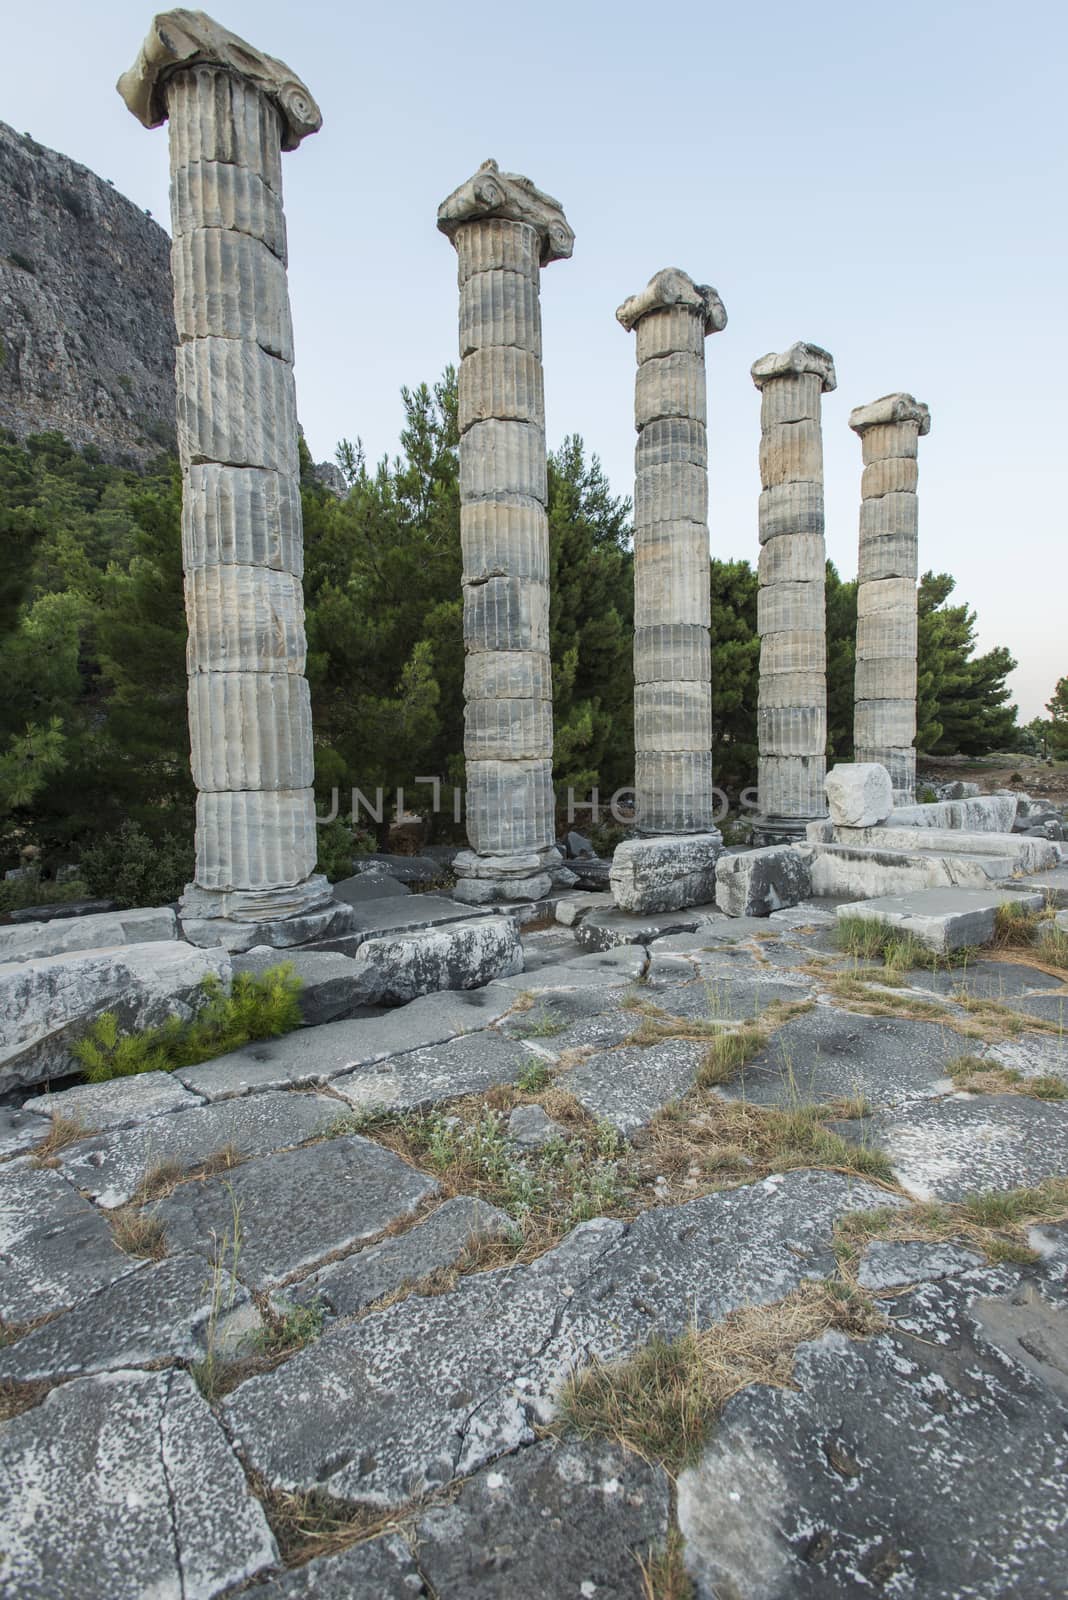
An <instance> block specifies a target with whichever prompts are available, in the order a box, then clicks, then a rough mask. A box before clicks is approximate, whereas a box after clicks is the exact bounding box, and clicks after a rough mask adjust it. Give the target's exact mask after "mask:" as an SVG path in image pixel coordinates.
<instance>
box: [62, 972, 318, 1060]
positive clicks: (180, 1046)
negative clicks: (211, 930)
mask: <svg viewBox="0 0 1068 1600" xmlns="http://www.w3.org/2000/svg"><path fill="white" fill-rule="evenodd" d="M202 988H203V991H204V1000H203V1004H202V1005H201V1007H200V1009H199V1010H198V1011H197V1013H196V1015H195V1016H194V1017H192V1018H190V1019H188V1020H185V1019H183V1018H181V1017H174V1016H172V1017H168V1018H167V1020H166V1022H164V1023H162V1024H161V1025H160V1026H159V1027H155V1028H142V1029H137V1030H129V1031H126V1030H123V1028H122V1027H121V1026H120V1023H119V1018H118V1015H117V1014H116V1013H115V1012H114V1011H105V1012H104V1013H103V1014H102V1015H101V1016H99V1017H97V1019H96V1021H95V1022H94V1023H93V1024H92V1026H91V1027H90V1028H89V1030H88V1032H87V1033H86V1035H85V1037H84V1038H82V1039H80V1040H79V1041H78V1042H77V1043H76V1044H75V1046H74V1048H73V1055H74V1057H75V1059H76V1060H77V1061H78V1062H79V1063H80V1065H81V1068H82V1071H83V1072H84V1074H85V1076H86V1078H87V1079H88V1081H89V1082H90V1083H103V1082H105V1081H106V1080H107V1079H109V1078H129V1077H133V1076H134V1075H135V1074H137V1073H140V1072H173V1071H174V1070H175V1068H176V1067H192V1066H196V1065H197V1063H198V1062H201V1061H211V1060H213V1059H214V1057H216V1056H223V1055H226V1054H228V1053H229V1051H231V1050H240V1049H241V1048H242V1047H243V1046H244V1045H246V1044H249V1043H250V1042H251V1041H252V1040H253V1039H277V1038H279V1037H280V1036H281V1035H282V1034H283V1033H291V1032H292V1031H293V1029H294V1028H298V1027H299V1026H300V1022H301V1013H300V1000H299V995H300V988H301V982H300V979H299V978H298V977H297V976H296V974H295V973H294V971H293V967H292V964H291V963H290V962H283V963H282V964H281V965H280V966H277V967H270V968H268V970H267V971H266V972H261V973H251V972H239V973H238V974H237V976H236V977H235V978H234V980H233V986H232V988H231V990H230V993H229V994H227V993H226V992H225V990H224V989H223V987H222V985H221V984H220V983H219V980H218V979H217V978H205V980H204V983H203V985H202Z"/></svg>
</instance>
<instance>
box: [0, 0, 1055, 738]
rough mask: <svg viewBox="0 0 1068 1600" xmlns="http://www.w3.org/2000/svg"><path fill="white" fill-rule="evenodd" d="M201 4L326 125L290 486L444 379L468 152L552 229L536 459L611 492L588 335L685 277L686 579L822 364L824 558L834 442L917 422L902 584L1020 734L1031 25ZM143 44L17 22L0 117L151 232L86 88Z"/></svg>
mask: <svg viewBox="0 0 1068 1600" xmlns="http://www.w3.org/2000/svg"><path fill="white" fill-rule="evenodd" d="M214 3H215V5H216V7H217V9H216V10H215V11H214V12H213V14H214V15H216V16H217V17H218V20H220V21H221V22H223V23H225V24H226V25H227V26H229V27H231V28H233V29H234V30H235V31H236V32H238V33H241V34H243V35H244V36H245V37H246V38H247V39H249V40H250V41H251V42H252V43H253V44H255V45H258V46H259V47H260V48H262V49H264V50H267V51H269V52H271V53H272V54H274V55H278V56H281V57H282V58H283V59H284V60H286V61H288V63H289V64H290V66H292V67H293V69H294V70H295V71H296V72H298V73H299V74H300V75H301V76H302V77H303V78H304V79H305V81H306V82H307V84H308V85H309V87H310V88H311V90H312V92H313V93H314V94H315V95H316V96H317V98H318V100H319V102H320V104H321V106H322V108H323V114H324V126H323V130H322V132H321V133H320V134H318V135H317V136H316V137H315V138H312V139H309V140H307V141H305V143H304V144H303V145H302V146H301V148H300V150H299V151H297V152H296V153H295V154H293V155H290V156H287V157H286V158H285V176H286V211H287V217H288V223H289V239H290V257H291V261H290V283H291V292H292V298H293V314H294V323H295V331H296V340H297V385H298V394H299V405H300V414H301V418H302V421H303V424H304V428H305V431H306V433H307V435H308V439H309V442H310V444H311V446H312V449H313V451H314V453H315V455H316V456H317V458H319V459H322V458H323V457H326V456H331V455H332V453H333V448H334V445H335V442H336V440H337V439H338V438H339V437H340V436H342V435H348V436H354V435H356V434H359V435H361V436H362V438H363V440H364V443H365V445H366V447H367V450H368V454H369V456H370V457H371V458H372V459H374V458H375V457H377V456H378V455H380V454H381V453H383V452H384V451H392V450H393V449H395V447H396V440H397V433H398V428H399V423H400V415H401V409H400V401H399V397H398V391H399V388H400V385H401V384H402V383H409V384H414V383H417V382H419V381H420V380H422V379H426V380H428V381H429V380H432V379H433V378H434V377H436V376H437V375H438V374H439V372H440V371H441V369H442V368H443V367H444V365H445V364H446V362H448V361H450V360H454V359H455V351H456V283H455V271H454V256H453V251H452V248H451V246H450V245H449V244H448V243H447V241H446V240H445V239H444V238H443V237H442V236H441V235H440V234H438V233H437V232H436V230H435V226H434V219H435V212H436V208H437V204H438V202H439V201H440V200H441V199H442V198H443V197H444V196H445V195H446V194H447V193H448V192H449V191H450V190H451V189H453V188H454V187H455V186H456V185H457V184H458V183H460V182H461V181H462V180H463V179H464V178H466V177H468V176H469V175H470V173H471V172H472V171H473V170H474V169H475V167H477V166H478V164H479V162H480V161H482V160H483V159H484V158H485V157H487V156H491V155H492V156H495V157H496V158H497V159H498V160H499V161H500V163H501V166H502V167H504V168H506V169H509V170H512V171H518V172H522V173H526V174H527V175H528V176H529V177H531V178H533V180H534V182H535V183H537V184H538V185H539V186H540V187H541V188H543V189H547V190H548V191H549V192H550V193H551V194H554V195H556V196H557V197H558V198H559V199H560V200H561V201H562V202H563V204H564V207H565V209H566V211H567V215H568V218H569V220H570V222H571V224H572V226H573V227H574V229H575V232H576V234H577V241H576V245H575V254H574V257H573V259H572V260H571V261H567V262H559V263H556V264H555V265H553V266H552V267H551V268H549V269H548V270H547V271H546V272H545V274H544V276H543V280H542V293H543V320H544V327H545V375H546V401H547V410H548V432H549V441H550V444H555V443H558V442H559V441H560V439H561V438H562V437H563V435H564V434H565V433H567V432H571V431H577V432H580V433H582V434H583V436H584V437H585V439H586V440H587V443H588V444H589V446H590V447H591V448H592V449H594V450H596V451H597V452H598V453H599V454H600V456H601V458H602V460H603V462H604V464H605V467H606V469H607V471H608V473H609V476H610V478H611V481H612V484H613V487H614V488H615V489H616V491H617V492H620V493H629V492H630V488H631V482H630V479H631V472H632V445H633V431H632V429H633V422H632V395H633V370H634V369H633V361H634V354H633V348H632V346H633V336H631V335H627V334H625V333H624V332H623V331H622V329H621V328H620V327H619V326H618V324H617V323H616V321H615V317H614V313H615V308H616V306H617V305H618V304H619V303H620V301H621V300H623V299H624V298H625V297H626V296H627V295H628V294H631V293H633V292H634V291H635V290H636V289H638V288H640V287H641V286H642V285H643V284H644V283H645V282H646V280H647V279H648V278H649V277H650V276H651V274H652V273H653V272H655V271H657V270H658V269H659V268H660V267H663V266H669V265H670V266H679V267H682V268H684V269H685V270H686V271H687V272H689V273H690V274H691V275H692V276H694V277H695V278H697V279H698V280H702V281H704V282H709V283H712V284H714V285H715V286H716V287H717V288H718V290H719V291H720V294H721V295H722V297H723V299H724V301H725V303H726V306H727V311H728V315H729V319H730V320H729V324H728V327H727V329H726V331H725V332H724V333H722V334H719V335H716V336H715V337H714V338H713V339H711V340H710V341H709V344H708V347H707V354H708V370H709V454H710V491H711V510H710V519H709V520H710V525H711V541H712V549H713V551H714V552H715V553H716V554H719V555H722V556H746V557H748V558H749V559H750V560H753V561H755V559H756V552H757V540H756V497H757V492H758V489H759V483H758V478H757V444H758V440H759V399H758V396H757V393H756V390H755V389H754V388H753V386H752V382H751V380H750V378H749V367H750V364H751V363H752V361H753V360H754V359H755V358H756V357H757V356H759V355H762V354H763V353H764V352H765V351H768V350H772V349H776V350H778V349H783V348H784V347H785V346H787V345H788V344H790V343H792V342H793V341H794V340H795V339H807V340H810V341H811V342H813V343H816V344H821V345H824V346H825V347H826V348H827V349H829V350H830V351H831V352H832V354H833V355H834V357H835V361H836V363H837V368H838V382H839V387H838V390H837V391H836V393H834V394H832V395H830V396H828V397H827V399H826V402H825V408H824V440H825V451H826V476H827V543H828V552H829V554H830V555H831V557H832V558H833V559H834V560H835V561H836V562H837V563H838V566H839V568H840V569H841V570H842V572H843V573H845V574H846V575H852V574H853V573H854V572H855V570H856V527H857V504H858V499H859V493H860V445H859V441H858V440H857V439H856V438H855V436H854V435H853V434H852V433H851V432H850V431H849V429H848V427H847V417H848V413H849V411H850V409H851V407H853V406H854V405H858V404H863V403H865V402H867V401H869V400H873V399H875V398H876V397H877V396H879V395H882V394H885V393H887V392H889V391H891V390H894V389H906V390H911V391H912V392H913V393H914V394H915V395H916V396H917V397H918V398H919V399H921V400H925V401H926V402H927V403H928V405H929V406H930V408H931V414H932V428H931V434H930V436H929V437H928V438H927V439H925V440H923V441H922V442H921V445H920V538H921V565H922V567H928V566H931V567H934V568H936V569H937V570H948V571H951V572H953V573H954V574H955V575H956V576H957V580H958V595H959V596H960V597H961V598H965V599H967V600H968V601H969V602H971V603H972V604H973V605H974V606H976V608H977V609H978V612H979V621H980V639H981V643H982V645H983V646H984V647H986V646H989V645H992V644H995V643H1005V644H1007V645H1009V646H1010V648H1011V649H1012V650H1013V652H1014V654H1015V655H1016V656H1017V657H1018V659H1019V661H1020V668H1019V671H1018V672H1017V673H1016V675H1015V678H1014V689H1015V692H1016V695H1017V697H1018V701H1019V704H1020V709H1021V714H1022V715H1023V717H1025V718H1027V717H1030V716H1033V715H1035V714H1036V713H1037V712H1039V711H1040V710H1041V708H1042V705H1043V703H1044V701H1045V700H1046V699H1047V698H1048V696H1049V694H1050V692H1051V690H1052V688H1053V684H1054V681H1055V679H1056V678H1057V677H1059V676H1060V675H1062V674H1065V673H1068V638H1066V632H1068V630H1066V627H1065V616H1066V611H1068V584H1066V572H1068V563H1066V556H1065V536H1066V532H1068V530H1066V526H1065V522H1066V518H1065V506H1066V504H1068V495H1066V494H1065V489H1064V483H1063V476H1064V472H1065V451H1064V447H1063V439H1064V434H1065V420H1066V419H1065V410H1064V404H1063V401H1062V398H1061V396H1062V393H1063V388H1064V373H1065V371H1066V370H1068V340H1066V337H1065V316H1064V280H1065V255H1066V247H1068V228H1066V223H1065V165H1066V163H1065V127H1064V103H1065V95H1064V82H1063V76H1064V70H1065V59H1066V44H1068V27H1066V23H1065V17H1066V9H1065V7H1064V6H1063V4H1055V3H1041V0H1022V3H1018V4H1016V5H1013V6H1005V5H996V6H995V5H993V4H988V3H986V0H979V3H975V4H959V3H947V0H890V3H885V4H882V5H871V4H868V5H861V4H857V3H856V0H853V3H842V0H822V3H821V0H811V3H809V4H806V5H802V4H786V3H783V0H766V3H764V4H761V5H753V4H749V5H720V6H718V7H714V6H710V7H708V8H707V10H705V11H704V12H703V13H702V11H701V10H700V9H699V8H684V7H678V6H670V7H668V6H664V7H657V6H655V5H650V4H648V3H645V4H637V3H634V0H620V3H617V4H611V5H610V4H602V3H591V0H570V3H563V0H542V3H541V4H534V5H524V6H516V5H508V6H505V5H500V4H498V5H490V4H486V3H482V0H478V3H473V4H472V3H469V4H466V5H453V6H449V5H443V4H441V3H440V0H439V3H436V4H431V3H429V0H409V3H407V4H405V5H404V6H397V7H393V8H387V7H371V6H366V5H356V6H350V5H340V4H331V3H329V0H304V3H302V4H299V5H294V4H293V3H292V0H290V3H286V4H283V3H281V0H225V4H223V0H214ZM150 15H151V13H150V11H149V8H148V7H147V6H145V5H142V4H139V3H135V0H101V3H99V4H97V5H92V6H90V5H87V4H84V3H79V4H76V3H73V0H36V3H34V4H32V5H25V6H20V7H18V8H17V10H16V12H15V14H14V15H13V16H9V17H8V18H7V20H6V22H5V28H4V62H3V69H2V78H3V81H2V96H0V117H2V118H3V120H5V121H7V122H9V123H12V124H13V125H14V126H15V127H16V128H17V129H19V130H20V131H28V132H30V133H32V134H33V136H34V137H35V138H36V139H38V140H40V141H41V142H42V143H44V144H47V145H50V146H52V147H54V148H56V149H59V150H62V151H65V152H66V153H67V154H69V155H71V156H73V157H75V158H76V159H77V160H79V161H83V162H85V164H86V165H88V166H89V167H92V168H93V169H94V170H95V171H96V172H98V173H100V174H101V175H102V176H104V177H108V178H111V179H113V181H114V182H115V184H116V186H117V187H118V188H119V189H120V190H122V192H123V193H125V194H127V195H129V196H130V198H131V199H133V200H135V201H136V202H137V203H138V204H139V205H143V206H146V207H148V208H150V209H151V210H152V211H153V213H154V214H155V215H156V216H157V217H158V218H160V219H161V220H163V221H164V222H165V221H166V219H167V214H168V212H167V152H166V134H165V132H164V131H163V130H158V131H156V132H154V133H148V132H146V131H145V130H144V129H142V128H140V127H139V125H138V124H137V123H135V122H134V120H133V118H132V117H131V116H130V115H129V113H128V112H127V111H126V109H125V107H124V106H123V105H122V103H121V101H120V100H119V98H118V96H117V95H116V93H115V91H114V87H113V85H114V80H115V78H116V77H117V75H118V73H119V72H120V71H121V70H122V69H124V68H125V67H126V66H128V65H129V63H130V62H131V61H132V59H133V57H134V55H135V53H136V51H137V48H138V45H139V44H140V42H141V39H142V37H143V36H144V33H145V31H146V27H147V24H148V22H149V18H150ZM1058 463H1059V464H1060V465H1059V466H1058Z"/></svg>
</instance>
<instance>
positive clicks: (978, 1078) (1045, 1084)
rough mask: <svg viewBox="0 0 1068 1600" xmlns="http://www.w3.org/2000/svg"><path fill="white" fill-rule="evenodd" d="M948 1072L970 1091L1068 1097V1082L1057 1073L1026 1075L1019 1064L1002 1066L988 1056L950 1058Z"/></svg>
mask: <svg viewBox="0 0 1068 1600" xmlns="http://www.w3.org/2000/svg"><path fill="white" fill-rule="evenodd" d="M946 1072H947V1074H948V1075H949V1077H951V1078H952V1079H953V1082H954V1085H955V1087H956V1088H958V1089H962V1090H964V1091H965V1093H967V1094H1023V1095H1029V1096H1030V1097H1031V1098H1032V1099H1033V1100H1068V1084H1066V1083H1065V1082H1064V1080H1063V1079H1061V1078H1058V1077H1055V1076H1054V1074H1053V1073H1042V1074H1040V1075H1038V1076H1036V1077H1034V1078H1025V1077H1024V1075H1023V1073H1022V1072H1017V1071H1016V1069H1015V1067H999V1066H998V1064H997V1062H996V1061H989V1060H987V1058H986V1057H985V1056H974V1055H963V1056H957V1058H956V1060H955V1061H950V1062H949V1063H948V1064H947V1066H946Z"/></svg>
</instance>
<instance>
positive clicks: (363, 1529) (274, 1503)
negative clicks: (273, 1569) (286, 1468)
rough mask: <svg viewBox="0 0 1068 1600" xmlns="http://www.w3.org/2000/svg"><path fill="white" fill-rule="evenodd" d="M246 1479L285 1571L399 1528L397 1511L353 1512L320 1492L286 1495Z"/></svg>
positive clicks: (365, 1509) (261, 1480)
mask: <svg viewBox="0 0 1068 1600" xmlns="http://www.w3.org/2000/svg"><path fill="white" fill-rule="evenodd" d="M248 1476H249V1487H250V1488H251V1490H252V1492H253V1494H254V1495H255V1496H256V1498H257V1500H259V1502H260V1504H261V1505H262V1506H263V1510H264V1514H265V1516H266V1518H267V1521H268V1522H269V1523H270V1526H271V1530H272V1532H273V1533H274V1536H275V1538H276V1539H277V1541H278V1549H279V1553H280V1554H281V1557H282V1560H283V1561H284V1562H285V1564H286V1566H287V1567H299V1566H303V1565H304V1563H305V1562H307V1561H311V1560H312V1559H313V1557H315V1556H325V1555H332V1554H334V1553H336V1552H337V1551H339V1550H347V1549H349V1548H350V1547H351V1546H352V1545H354V1544H362V1543H364V1541H365V1540H367V1539H373V1538H376V1537H377V1536H378V1535H379V1534H382V1533H385V1532H386V1530H387V1529H389V1528H396V1527H399V1525H400V1521H401V1518H402V1515H403V1513H402V1512H399V1511H397V1510H393V1511H374V1510H372V1509H370V1508H368V1507H363V1506H358V1507H355V1508H354V1507H353V1506H350V1505H346V1504H345V1503H344V1501H342V1500H336V1499H335V1498H334V1497H333V1495H329V1494H327V1493H326V1491H325V1490H323V1489H313V1490H312V1491H311V1492H310V1493H308V1494H287V1493H286V1492H285V1491H284V1490H281V1489H275V1488H272V1486H271V1485H270V1484H269V1483H268V1482H267V1481H266V1479H264V1478H262V1477H260V1475H259V1474H258V1473H256V1472H250V1473H249V1475H248Z"/></svg>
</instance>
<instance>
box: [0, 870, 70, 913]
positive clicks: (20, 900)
mask: <svg viewBox="0 0 1068 1600" xmlns="http://www.w3.org/2000/svg"><path fill="white" fill-rule="evenodd" d="M88 895H89V888H88V885H87V884H86V883H84V882H83V881H82V879H81V878H72V879H69V880H68V881H67V882H66V883H57V882H56V881H55V879H54V878H42V876H41V871H40V868H39V867H34V868H33V869H32V871H30V872H27V873H26V874H25V875H24V876H22V877H18V878H4V879H3V880H2V881H0V916H6V915H7V913H8V912H9V911H24V910H25V909H26V908H27V906H59V905H66V903H67V902H68V901H69V900H85V899H87V898H88Z"/></svg>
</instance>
